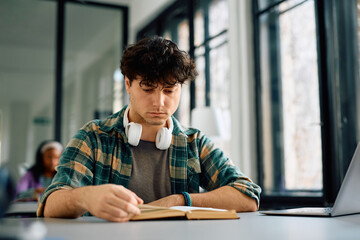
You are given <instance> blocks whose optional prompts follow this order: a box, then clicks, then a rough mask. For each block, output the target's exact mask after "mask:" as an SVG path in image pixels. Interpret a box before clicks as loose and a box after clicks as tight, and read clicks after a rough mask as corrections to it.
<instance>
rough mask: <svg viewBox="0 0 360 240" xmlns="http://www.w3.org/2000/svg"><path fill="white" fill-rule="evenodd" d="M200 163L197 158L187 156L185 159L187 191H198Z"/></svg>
mask: <svg viewBox="0 0 360 240" xmlns="http://www.w3.org/2000/svg"><path fill="white" fill-rule="evenodd" d="M200 174H201V165H200V160H199V159H198V158H189V159H188V161H187V175H188V191H189V192H191V193H198V192H199V186H200V184H199V183H200V182H199V181H200Z"/></svg>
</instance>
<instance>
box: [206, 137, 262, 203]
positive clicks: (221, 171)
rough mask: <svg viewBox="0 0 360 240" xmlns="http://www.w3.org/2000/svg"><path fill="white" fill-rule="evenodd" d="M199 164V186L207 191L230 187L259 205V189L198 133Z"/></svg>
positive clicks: (208, 140) (207, 139)
mask: <svg viewBox="0 0 360 240" xmlns="http://www.w3.org/2000/svg"><path fill="white" fill-rule="evenodd" d="M199 146H200V147H199V155H200V162H201V172H202V174H201V179H200V184H201V185H202V186H203V187H204V188H205V189H206V190H208V191H211V190H214V189H216V188H219V187H222V186H232V187H234V188H235V189H237V190H238V191H240V192H242V193H244V194H246V195H247V196H249V197H251V198H253V199H255V200H256V202H257V205H258V206H259V204H260V193H261V188H260V187H259V186H258V185H257V184H255V183H254V182H253V181H252V180H251V179H250V178H248V177H247V176H246V175H245V174H243V173H242V172H241V171H240V169H239V168H238V167H237V166H235V165H234V164H233V163H232V161H231V160H230V159H229V158H228V157H226V156H225V155H224V153H223V151H221V150H220V149H219V148H216V147H215V145H214V143H213V142H211V140H210V139H209V138H207V137H206V136H205V135H202V134H201V133H199Z"/></svg>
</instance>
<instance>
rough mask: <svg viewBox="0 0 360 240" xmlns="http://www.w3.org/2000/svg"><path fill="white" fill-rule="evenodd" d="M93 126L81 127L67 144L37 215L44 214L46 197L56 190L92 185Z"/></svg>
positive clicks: (42, 197) (41, 200)
mask: <svg viewBox="0 0 360 240" xmlns="http://www.w3.org/2000/svg"><path fill="white" fill-rule="evenodd" d="M91 128H92V124H91V123H90V124H88V125H87V126H85V127H83V128H82V129H80V130H79V131H78V133H77V134H76V135H75V136H74V138H73V139H72V140H71V141H70V142H69V144H68V145H67V147H66V149H65V151H64V153H63V154H62V155H61V158H60V162H59V166H58V167H57V173H56V175H55V177H54V179H53V181H52V183H51V184H50V185H49V186H48V188H47V189H46V190H45V192H44V193H43V194H42V196H41V198H40V202H39V206H38V209H37V216H43V214H44V213H43V211H44V207H45V203H46V199H47V198H48V196H49V195H50V194H51V193H53V192H54V191H57V190H59V189H73V188H77V187H82V186H88V185H92V183H93V166H94V154H95V153H94V149H93V148H92V144H91V143H92V142H93V141H94V136H93V134H92V133H91Z"/></svg>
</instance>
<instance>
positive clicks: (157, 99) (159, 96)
mask: <svg viewBox="0 0 360 240" xmlns="http://www.w3.org/2000/svg"><path fill="white" fill-rule="evenodd" d="M164 101H165V96H164V94H163V93H162V92H160V91H159V92H155V93H154V96H153V105H154V106H164Z"/></svg>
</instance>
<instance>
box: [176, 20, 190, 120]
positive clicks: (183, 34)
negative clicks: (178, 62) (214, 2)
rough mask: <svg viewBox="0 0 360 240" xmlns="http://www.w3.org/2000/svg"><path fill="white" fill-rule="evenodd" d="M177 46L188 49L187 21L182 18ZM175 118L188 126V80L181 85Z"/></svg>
mask: <svg viewBox="0 0 360 240" xmlns="http://www.w3.org/2000/svg"><path fill="white" fill-rule="evenodd" d="M177 45H178V47H179V49H180V50H183V51H187V52H188V51H189V23H188V21H187V20H183V21H181V22H180V23H179V25H178V43H177ZM176 116H177V118H178V119H179V121H180V122H181V123H182V124H183V125H184V126H190V82H189V81H187V82H186V83H185V84H183V86H182V91H181V99H180V104H179V108H178V110H177V113H176Z"/></svg>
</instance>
